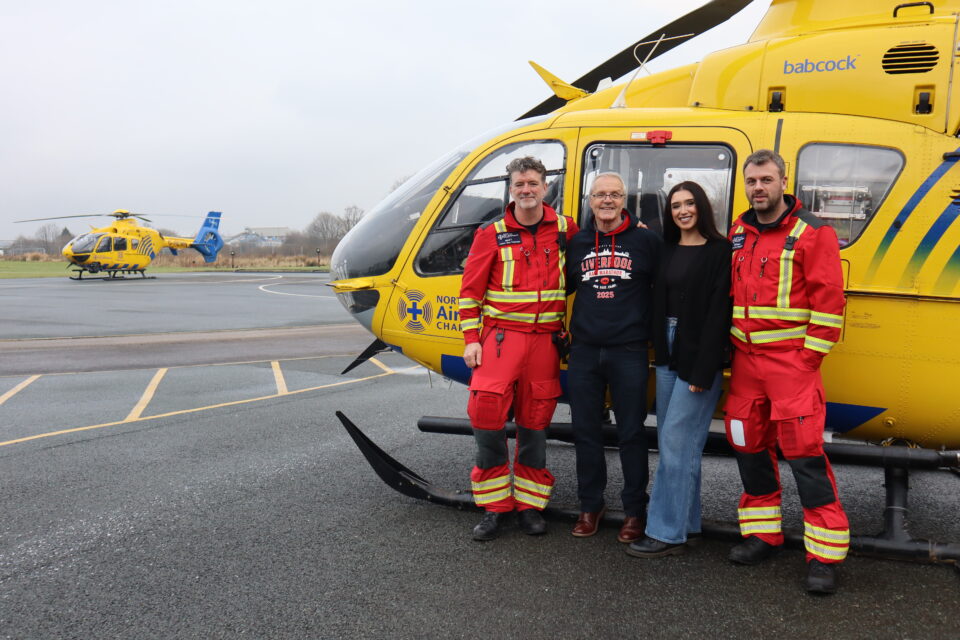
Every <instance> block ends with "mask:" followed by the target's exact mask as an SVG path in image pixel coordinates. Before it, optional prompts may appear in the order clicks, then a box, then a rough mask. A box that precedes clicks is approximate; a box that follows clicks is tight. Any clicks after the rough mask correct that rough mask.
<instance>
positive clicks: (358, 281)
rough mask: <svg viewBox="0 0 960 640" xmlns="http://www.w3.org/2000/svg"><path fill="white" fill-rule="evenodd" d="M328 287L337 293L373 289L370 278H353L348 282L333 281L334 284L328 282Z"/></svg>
mask: <svg viewBox="0 0 960 640" xmlns="http://www.w3.org/2000/svg"><path fill="white" fill-rule="evenodd" d="M327 286H328V287H333V290H334V291H336V292H337V293H341V292H345V291H363V290H365V289H373V287H374V284H373V279H372V278H353V279H350V280H335V281H334V282H328V283H327Z"/></svg>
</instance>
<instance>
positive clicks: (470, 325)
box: [460, 318, 480, 331]
mask: <svg viewBox="0 0 960 640" xmlns="http://www.w3.org/2000/svg"><path fill="white" fill-rule="evenodd" d="M479 328H480V318H471V319H469V320H467V319H461V320H460V331H470V330H471V329H479Z"/></svg>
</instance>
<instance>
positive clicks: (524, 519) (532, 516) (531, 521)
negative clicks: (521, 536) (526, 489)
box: [517, 509, 547, 536]
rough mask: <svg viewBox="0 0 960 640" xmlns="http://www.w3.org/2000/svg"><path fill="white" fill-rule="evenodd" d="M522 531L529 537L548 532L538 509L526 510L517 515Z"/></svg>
mask: <svg viewBox="0 0 960 640" xmlns="http://www.w3.org/2000/svg"><path fill="white" fill-rule="evenodd" d="M517 520H519V521H520V530H521V531H523V532H524V533H525V534H527V535H528V536H539V535H543V534H544V533H546V532H547V523H546V522H544V520H543V516H541V515H540V512H539V511H537V510H536V509H524V510H523V511H521V512H519V513H518V514H517Z"/></svg>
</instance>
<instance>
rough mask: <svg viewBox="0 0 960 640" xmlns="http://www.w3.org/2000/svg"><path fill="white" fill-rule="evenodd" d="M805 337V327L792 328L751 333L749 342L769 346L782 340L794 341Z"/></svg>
mask: <svg viewBox="0 0 960 640" xmlns="http://www.w3.org/2000/svg"><path fill="white" fill-rule="evenodd" d="M806 335H807V325H802V326H799V327H794V328H793V329H774V330H773V331H751V332H750V342H753V343H754V344H769V343H771V342H782V341H784V340H795V339H797V338H804V337H806Z"/></svg>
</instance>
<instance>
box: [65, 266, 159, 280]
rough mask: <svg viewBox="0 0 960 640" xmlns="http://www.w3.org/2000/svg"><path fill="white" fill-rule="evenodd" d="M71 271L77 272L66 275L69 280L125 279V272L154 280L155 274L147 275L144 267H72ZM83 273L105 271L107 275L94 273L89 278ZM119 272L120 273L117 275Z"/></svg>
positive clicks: (143, 278)
mask: <svg viewBox="0 0 960 640" xmlns="http://www.w3.org/2000/svg"><path fill="white" fill-rule="evenodd" d="M73 272H74V273H75V274H77V275H76V276H68V277H69V278H70V279H71V280H88V281H89V280H126V279H127V276H126V275H125V274H134V273H139V274H140V279H141V280H154V279H155V278H156V276H148V275H147V273H146V270H144V269H133V270H127V271H90V270H89V269H74V270H73ZM84 273H90V274H100V273H106V274H107V275H105V276H101V275H94V276H93V277H90V278H84V277H83V274H84ZM117 274H120V275H117Z"/></svg>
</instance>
